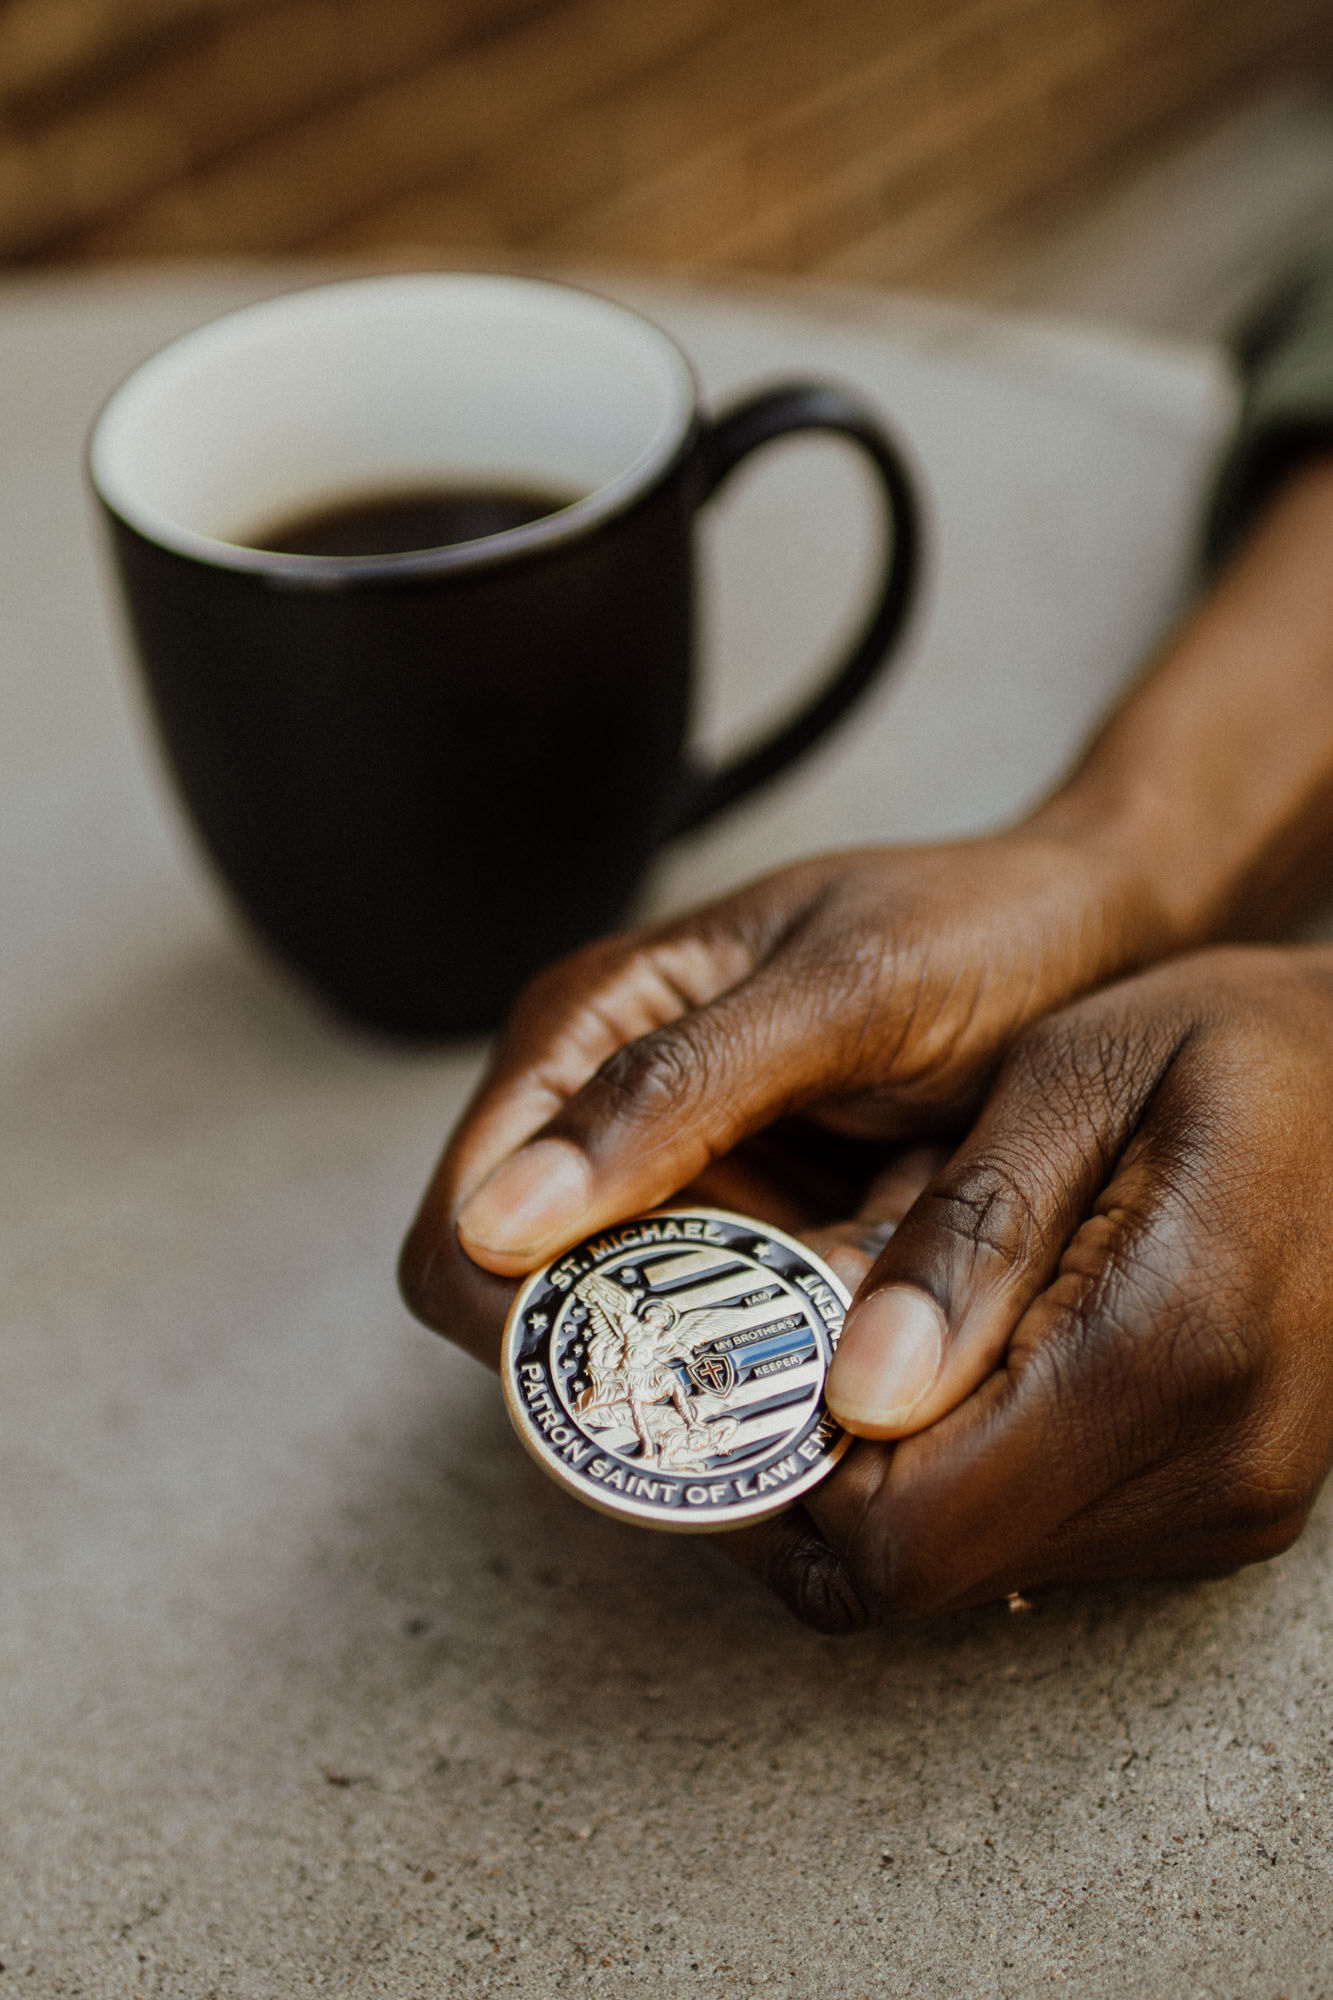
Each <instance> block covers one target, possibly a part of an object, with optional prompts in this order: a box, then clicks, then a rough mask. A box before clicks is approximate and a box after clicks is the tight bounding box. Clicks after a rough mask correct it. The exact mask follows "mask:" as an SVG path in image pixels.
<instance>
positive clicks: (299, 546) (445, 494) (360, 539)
mask: <svg viewBox="0 0 1333 2000" xmlns="http://www.w3.org/2000/svg"><path fill="white" fill-rule="evenodd" d="M577 498H578V495H577V494H575V493H557V492H554V491H552V490H551V489H550V488H543V487H535V486H435V487H418V488H414V489H413V490H411V491H406V492H405V491H403V490H401V489H400V490H398V491H396V492H393V493H366V494H359V495H357V496H356V497H355V498H352V499H346V500H334V501H331V502H330V501H326V502H325V503H324V505H323V506H320V507H311V508H309V509H306V510H304V511H303V512H301V513H300V514H292V515H288V516H287V517H286V519H284V520H282V521H279V522H276V523H275V524H273V525H272V526H269V527H265V528H263V529H261V530H260V532H259V533H258V534H251V535H247V536H246V537H245V540H246V542H247V543H248V545H249V546H250V547H251V548H256V549H272V550H273V551H274V553H275V554H279V555H293V556H392V555H403V554H405V553H406V552H407V551H408V550H411V549H439V548H444V547H445V546H447V544H448V543H450V542H473V541H477V540H479V539H480V538H481V537H482V536H483V535H498V534H501V533H503V531H504V530H505V529H506V528H518V527H521V526H522V525H523V523H524V522H525V521H538V520H540V519H541V517H542V515H543V514H554V513H555V512H556V511H557V510H558V509H559V508H561V507H568V506H569V505H570V504H571V502H572V501H574V500H576V499H577Z"/></svg>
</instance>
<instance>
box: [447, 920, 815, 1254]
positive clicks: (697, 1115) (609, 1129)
mask: <svg viewBox="0 0 1333 2000" xmlns="http://www.w3.org/2000/svg"><path fill="white" fill-rule="evenodd" d="M822 1000H823V996H821V995H820V994H816V993H811V992H809V991H807V990H806V989H805V988H804V987H803V986H802V985H801V983H799V982H797V981H794V980H793V979H792V977H791V974H790V971H788V972H786V973H785V974H784V972H783V971H782V969H781V962H780V959H775V960H772V961H769V962H768V963H766V964H765V965H764V966H762V967H761V968H760V969H759V970H758V971H756V972H755V973H754V974H752V975H751V976H750V977H749V978H748V979H746V980H744V981H742V982H741V983H740V984H739V985H736V986H733V987H731V988H729V989H728V990H727V991H726V992H725V993H723V994H721V995H719V996H718V998H717V999H715V1000H713V1001H711V1002H710V1003H709V1004H708V1005H706V1006H703V1007H698V1008H695V1009H693V1010H691V1011H690V1012H688V1013H685V1014H682V1015H681V1016H680V1017H679V1018H678V1019H676V1020H674V1021H670V1022H667V1023H666V1024H665V1025H663V1026H662V1027H659V1028H656V1029H654V1030H653V1031H652V1032H651V1033H649V1034H646V1035H640V1036H639V1037H638V1039H637V1040H635V1041H631V1042H627V1043H626V1044H625V1045H624V1046H623V1047H621V1048H619V1049H617V1050H616V1051H615V1053H614V1054H613V1055H611V1056H609V1057H608V1058H607V1060H606V1061H605V1062H604V1063H603V1064H602V1066H601V1068H600V1069H599V1070H598V1071H597V1073H596V1074H595V1075H594V1076H593V1077H591V1078H590V1079H589V1081H588V1082H587V1083H586V1084H584V1086H583V1088H582V1089H581V1090H579V1091H578V1092H577V1093H576V1094H575V1095H574V1096H572V1097H570V1098H569V1099H568V1101H567V1102H566V1103H565V1104H564V1105H562V1106H561V1108H560V1110H559V1111H558V1112H557V1113H556V1115H555V1116H554V1117H553V1118H552V1119H550V1121H549V1122H548V1123H547V1124H546V1125H544V1126H543V1127H542V1128H541V1130H540V1131H539V1132H537V1133H535V1134H534V1135H533V1137H532V1138H531V1140H530V1141H529V1142H528V1143H527V1144H526V1145H524V1146H523V1147H521V1148H520V1149H519V1151H517V1152H515V1153H512V1154H511V1155H510V1156H509V1158H508V1159H506V1160H505V1161H503V1162H502V1164H501V1165H500V1166H499V1167H498V1168H496V1170H495V1171H494V1172H493V1173H492V1174H491V1175H490V1177H489V1179H487V1180H486V1181H484V1182H483V1183H482V1185H481V1186H480V1187H479V1188H477V1189H476V1190H475V1191H474V1192H473V1193H472V1194H471V1195H470V1196H469V1197H468V1200H467V1201H466V1203H465V1204H464V1206H463V1208H462V1210H461V1212H460V1214H459V1217H458V1233H459V1236H460V1238H461V1240H462V1243H463V1247H464V1249H465V1250H466V1251H467V1253H468V1255H469V1256H470V1257H471V1258H472V1259H473V1260H474V1262H476V1263H478V1264H481V1265H483V1266H484V1267H485V1268H486V1269H487V1270H490V1271H496V1272H499V1273H501V1274H502V1275H506V1276H512V1275H516V1274H518V1273H520V1272H524V1271H530V1270H533V1269H535V1268H536V1266H537V1265H538V1264H541V1263H544V1262H545V1261H546V1260H547V1259H548V1258H550V1257H553V1256H555V1255H556V1254H557V1253H558V1252H559V1251H561V1250H566V1249H568V1248H569V1246H570V1244H571V1243H576V1242H577V1241H578V1240H579V1238H580V1237H581V1236H585V1235H587V1234H588V1233H589V1232H590V1231H592V1230H595V1229H600V1228H603V1227H605V1226H606V1225H607V1224H608V1223H612V1222H618V1221H620V1220H621V1219H622V1218H623V1217H624V1216H626V1215H633V1214H635V1213H636V1212H638V1211H639V1210H642V1209H645V1208H653V1207H655V1206H657V1205H658V1204H659V1203H660V1202H663V1201H666V1200H667V1199H669V1197H670V1196H672V1195H673V1194H675V1193H676V1192H677V1191H678V1190H679V1189H681V1188H683V1187H685V1186H687V1185H688V1183H689V1182H691V1181H692V1180H694V1179H696V1178H697V1176H698V1175H699V1174H701V1173H702V1172H703V1170H704V1168H705V1167H706V1166H707V1165H708V1164H709V1162H710V1161H712V1160H714V1159H717V1158H718V1157H719V1156H720V1155H721V1154H723V1153H727V1152H729V1151H730V1150H731V1148H732V1147H733V1146H735V1145H737V1144H738V1143H739V1141H740V1140H741V1139H743V1138H745V1137H746V1136H747V1135H748V1134H750V1133H751V1132H754V1131H757V1130H759V1129H760V1128H761V1127H763V1126H765V1125H768V1124H770V1123H771V1122H772V1121H773V1120H774V1119H775V1118H778V1117H781V1116H782V1115H784V1114H785V1113H787V1112H789V1111H793V1110H796V1109H797V1108H799V1107H800V1106H801V1105H802V1104H805V1103H808V1102H810V1101H811V1100H813V1099H815V1098H818V1097H819V1096H821V1095H823V1094H825V1092H826V1091H827V1089H828V1087H829V1086H828V1076H827V1069H828V1064H829V1055H828V1047H829V1042H830V1038H829V1036H828V1034H827V1029H826V1028H825V1031H824V1033H822V1034H821V1033H820V1020H819V1016H820V1011H821V1002H822Z"/></svg>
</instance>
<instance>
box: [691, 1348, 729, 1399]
mask: <svg viewBox="0 0 1333 2000" xmlns="http://www.w3.org/2000/svg"><path fill="white" fill-rule="evenodd" d="M686 1372H687V1374H688V1375H689V1378H690V1381H691V1382H692V1383H693V1384H694V1387H695V1388H696V1389H697V1390H698V1391H699V1393H700V1394H701V1395H704V1396H727V1395H730V1393H731V1391H732V1390H733V1389H734V1388H735V1386H736V1364H735V1362H734V1361H733V1360H732V1358H731V1356H730V1355H729V1354H718V1353H717V1352H713V1353H711V1354H700V1355H698V1356H697V1357H696V1358H695V1360H693V1361H691V1363H690V1365H689V1368H688V1369H687V1371H686Z"/></svg>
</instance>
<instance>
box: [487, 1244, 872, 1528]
mask: <svg viewBox="0 0 1333 2000" xmlns="http://www.w3.org/2000/svg"><path fill="white" fill-rule="evenodd" d="M849 1304H850V1298H849V1295H848V1293H847V1291H846V1290H845V1288H844V1287H843V1286H842V1285H841V1284H840V1283H839V1281H838V1279H837V1277H836V1276H835V1275H834V1273H833V1272H832V1271H831V1270H829V1268H828V1266H827V1265H826V1264H823V1263H821V1261H820V1260H819V1258H818V1257H816V1256H815V1255H814V1254H813V1253H812V1252H811V1251H809V1250H807V1249H805V1248H804V1247H803V1245H801V1244H800V1243H797V1242H796V1241H795V1240H794V1239H793V1238H792V1237H790V1236H787V1235H784V1233H783V1232H782V1230H780V1229H774V1228H772V1227H771V1226H770V1225H769V1224H768V1223H761V1222H755V1221H753V1220H752V1219H751V1218H749V1217H748V1216H744V1215H731V1214H728V1213H727V1212H726V1211H725V1210H724V1209H717V1208H661V1209H656V1210H654V1211H653V1213H652V1214H651V1215H643V1216H637V1217H635V1218H634V1219H633V1220H631V1221H629V1222H621V1223H618V1224H616V1226H615V1227H614V1228H612V1229H607V1230H604V1231H602V1232H601V1233H600V1234H599V1235H596V1236H590V1237H588V1238H587V1239H586V1241H584V1242H582V1243H579V1244H576V1245H575V1247H574V1248H573V1249H572V1250H569V1251H566V1253H565V1254H564V1256H563V1257H558V1258H557V1259H556V1260H555V1261H554V1262H553V1263H551V1264H548V1265H546V1267H545V1268H544V1269H543V1270H540V1271H537V1272H535V1273H534V1274H533V1276H532V1277H530V1278H529V1279H527V1281H526V1282H525V1283H524V1284H523V1285H522V1287H521V1288H520V1290H519V1293H518V1296H517V1297H516V1298H515V1300H514V1303H513V1306H512V1307H511V1309H510V1313H509V1318H508V1321H507V1323H506V1325H505V1336H504V1350H503V1356H502V1360H501V1373H502V1378H503V1381H504V1391H505V1400H506V1402H507V1403H508V1405H509V1414H510V1416H511V1417H512V1418H513V1421H514V1427H515V1429H516V1430H517V1432H518V1434H519V1436H520V1437H521V1438H522V1440H523V1442H524V1444H525V1445H526V1446H527V1448H528V1450H529V1451H530V1452H531V1453H532V1455H533V1457H534V1458H535V1459H536V1460H537V1461H538V1463H539V1464H540V1465H541V1466H542V1467H543V1469H544V1470H545V1471H546V1472H548V1473H549V1474H550V1475H551V1477H552V1478H553V1479H556V1480H558V1481H559V1483H560V1484H561V1485H562V1486H565V1487H567V1488H568V1489H569V1491H570V1492H571V1493H576V1494H577V1495H578V1497H579V1499H580V1500H586V1501H587V1502H588V1504H589V1505H590V1506H593V1507H600V1508H601V1509H602V1510H603V1512H604V1513H608V1514H618V1515H620V1516H622V1517H624V1518H627V1519H629V1520H634V1521H646V1522H649V1523H651V1525H652V1526H654V1527H657V1528H674V1529H679V1530H682V1531H684V1532H687V1533H700V1532H708V1531H710V1530H717V1529H721V1528H737V1527H740V1526H741V1524H742V1523H743V1522H747V1521H759V1520H762V1519H763V1518H764V1517H765V1516H766V1515H768V1514H776V1513H777V1512H778V1511H779V1510H780V1509H781V1508H783V1507H786V1506H788V1505H789V1504H790V1503H791V1502H792V1501H793V1500H795V1499H796V1498H797V1497H798V1496H799V1495H800V1494H802V1493H807V1492H809V1490H810V1488H811V1487H812V1486H814V1485H817V1484H818V1482H819V1481H820V1480H821V1479H823V1478H824V1476H825V1474H826V1473H828V1472H829V1471H830V1470H831V1469H832V1467H833V1466H834V1465H835V1464H836V1462H837V1460H838V1459H839V1458H840V1457H841V1456H842V1454H843V1452H844V1451H845V1450H846V1449H847V1446H848V1444H849V1443H850V1442H851V1440H850V1438H849V1436H848V1434H847V1433H846V1432H845V1431H843V1430H842V1429H841V1428H840V1427H839V1426H838V1425H837V1424H836V1423H835V1422H834V1420H833V1419H832V1417H830V1416H829V1414H828V1412H827V1411H826V1409H825V1408H824V1377H825V1375H826V1374H827V1372H828V1366H829V1362H830V1361H831V1360H832V1358H833V1351H834V1349H835V1347H836V1346H837V1343H838V1336H839V1335H840V1333H841V1332H842V1321H843V1315H844V1313H845V1311H846V1309H847V1307H848V1305H849Z"/></svg>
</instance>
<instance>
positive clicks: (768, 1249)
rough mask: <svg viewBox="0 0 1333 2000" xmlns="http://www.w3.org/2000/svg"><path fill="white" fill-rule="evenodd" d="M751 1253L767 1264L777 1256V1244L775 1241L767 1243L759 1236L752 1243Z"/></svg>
mask: <svg viewBox="0 0 1333 2000" xmlns="http://www.w3.org/2000/svg"><path fill="white" fill-rule="evenodd" d="M750 1255H751V1256H752V1257H757V1258H758V1259H759V1261H760V1262H761V1263H762V1264H767V1263H768V1262H769V1261H770V1260H771V1259H772V1258H774V1257H776V1255H777V1245H776V1244H775V1243H765V1241H764V1240H763V1238H762V1237H760V1236H757V1237H756V1238H755V1240H754V1242H753V1243H752V1244H751V1245H750Z"/></svg>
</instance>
